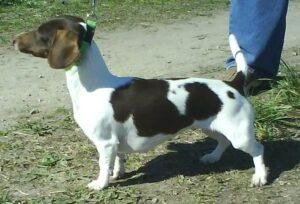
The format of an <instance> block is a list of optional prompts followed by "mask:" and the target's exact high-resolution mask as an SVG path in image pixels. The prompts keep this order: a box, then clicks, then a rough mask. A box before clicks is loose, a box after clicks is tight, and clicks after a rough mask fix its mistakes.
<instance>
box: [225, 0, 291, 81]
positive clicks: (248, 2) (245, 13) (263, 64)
mask: <svg viewBox="0 0 300 204" xmlns="http://www.w3.org/2000/svg"><path fill="white" fill-rule="evenodd" d="M287 8H288V0H271V1H268V0H231V8H230V22H229V33H230V34H234V35H235V36H236V38H237V40H238V43H239V45H240V47H241V49H242V51H243V54H244V55H245V58H246V60H247V63H248V65H249V67H250V68H252V69H253V71H254V72H255V73H256V74H257V75H259V76H261V77H274V76H276V75H277V72H278V67H279V63H280V57H281V52H282V47H283V41H284V34H285V27H286V26H285V25H286V13H287ZM230 62H231V63H230ZM232 64H234V60H233V59H232V58H231V59H230V58H229V59H228V61H227V66H230V65H232Z"/></svg>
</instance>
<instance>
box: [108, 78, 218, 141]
mask: <svg viewBox="0 0 300 204" xmlns="http://www.w3.org/2000/svg"><path fill="white" fill-rule="evenodd" d="M182 88H184V87H182ZM185 88H186V90H187V91H188V92H190V94H189V97H188V99H187V102H186V103H187V107H186V108H187V111H186V114H185V115H181V114H180V113H179V111H178V109H177V107H176V106H175V105H174V104H173V103H172V102H171V101H169V100H168V98H167V95H168V91H169V84H168V83H167V82H166V81H164V80H157V79H150V80H146V79H134V80H133V81H132V83H130V84H127V85H124V86H122V87H120V88H117V89H116V90H115V91H114V92H113V93H112V96H111V100H110V102H111V104H112V107H113V110H114V118H115V119H116V120H117V121H119V122H125V121H126V120H128V118H129V117H130V116H133V122H134V124H135V126H136V128H137V130H138V134H139V135H140V136H142V137H151V136H154V135H156V134H159V133H164V134H174V133H176V132H178V131H179V130H181V129H183V128H185V127H187V126H189V125H191V124H192V123H193V122H194V120H195V119H196V120H201V119H206V118H208V117H210V116H213V115H215V114H217V113H218V112H219V111H220V110H221V106H222V102H221V101H220V99H219V98H218V96H217V95H216V94H214V93H213V92H212V91H211V90H210V89H209V88H208V87H207V86H206V85H205V84H200V83H190V84H186V85H185Z"/></svg>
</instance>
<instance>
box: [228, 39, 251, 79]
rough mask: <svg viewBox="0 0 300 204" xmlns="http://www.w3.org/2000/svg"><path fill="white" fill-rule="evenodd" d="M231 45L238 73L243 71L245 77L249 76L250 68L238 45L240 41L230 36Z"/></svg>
mask: <svg viewBox="0 0 300 204" xmlns="http://www.w3.org/2000/svg"><path fill="white" fill-rule="evenodd" d="M229 45H230V49H231V53H232V56H233V57H234V58H235V61H236V66H237V71H242V72H243V73H244V75H245V76H247V74H248V70H249V67H248V64H247V62H246V59H245V57H244V55H243V53H242V51H241V48H240V46H239V44H238V41H237V39H236V37H235V35H233V34H230V35H229Z"/></svg>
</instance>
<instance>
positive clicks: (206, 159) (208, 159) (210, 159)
mask: <svg viewBox="0 0 300 204" xmlns="http://www.w3.org/2000/svg"><path fill="white" fill-rule="evenodd" d="M219 159H220V157H218V155H216V154H214V153H209V154H205V155H204V156H202V157H201V158H200V162H202V163H204V164H212V163H215V162H217V161H219Z"/></svg>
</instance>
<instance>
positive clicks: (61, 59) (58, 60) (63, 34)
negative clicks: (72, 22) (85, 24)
mask: <svg viewBox="0 0 300 204" xmlns="http://www.w3.org/2000/svg"><path fill="white" fill-rule="evenodd" d="M77 42H78V35H77V34H76V33H73V32H70V31H68V30H57V31H56V35H55V38H54V40H53V44H52V46H51V48H50V50H49V54H48V62H49V65H50V66H51V67H52V68H57V69H59V68H65V67H68V66H70V65H71V64H72V63H73V62H75V61H76V60H77V59H78V58H79V55H80V51H79V47H78V43H77Z"/></svg>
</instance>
